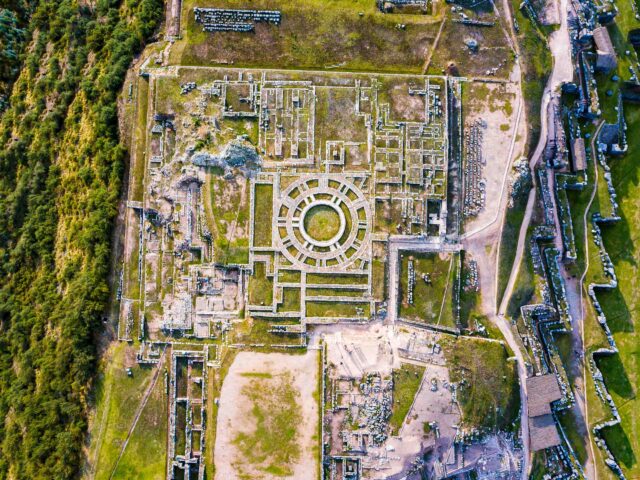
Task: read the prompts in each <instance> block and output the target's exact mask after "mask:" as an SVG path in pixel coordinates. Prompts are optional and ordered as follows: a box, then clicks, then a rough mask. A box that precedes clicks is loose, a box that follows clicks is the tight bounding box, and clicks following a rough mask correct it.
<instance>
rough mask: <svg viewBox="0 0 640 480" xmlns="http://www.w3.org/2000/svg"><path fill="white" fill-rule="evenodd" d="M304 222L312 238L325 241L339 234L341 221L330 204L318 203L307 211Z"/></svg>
mask: <svg viewBox="0 0 640 480" xmlns="http://www.w3.org/2000/svg"><path fill="white" fill-rule="evenodd" d="M303 224H304V229H305V230H306V232H307V234H308V235H309V236H310V237H311V238H313V239H314V240H318V241H321V242H325V241H327V240H330V239H332V238H333V237H335V236H336V235H337V234H338V232H339V231H340V225H341V222H340V217H339V216H338V212H337V211H336V210H335V209H334V208H331V207H330V206H328V205H316V206H314V207H311V208H310V209H309V210H308V211H307V213H306V214H305V216H304V220H303Z"/></svg>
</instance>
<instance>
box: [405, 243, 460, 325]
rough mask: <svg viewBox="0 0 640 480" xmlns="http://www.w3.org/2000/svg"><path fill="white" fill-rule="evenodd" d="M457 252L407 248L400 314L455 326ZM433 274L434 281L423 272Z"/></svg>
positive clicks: (431, 276) (432, 322) (437, 323)
mask: <svg viewBox="0 0 640 480" xmlns="http://www.w3.org/2000/svg"><path fill="white" fill-rule="evenodd" d="M455 259H456V256H455V255H441V254H438V253H419V252H403V253H402V262H401V268H400V295H399V302H400V305H399V307H400V308H399V312H400V316H401V317H403V318H407V319H409V320H414V321H419V322H426V323H430V324H434V325H442V326H445V327H451V328H455V327H456V323H455V320H454V315H453V290H454V288H455V287H456V285H455V282H454V280H455V274H456V268H455V263H456V262H455ZM410 260H413V266H414V267H413V268H414V271H415V283H414V287H413V303H412V304H410V303H409V298H408V284H409V278H408V268H409V261H410ZM423 274H425V275H429V277H430V283H427V282H426V281H425V280H423V278H422V275H423Z"/></svg>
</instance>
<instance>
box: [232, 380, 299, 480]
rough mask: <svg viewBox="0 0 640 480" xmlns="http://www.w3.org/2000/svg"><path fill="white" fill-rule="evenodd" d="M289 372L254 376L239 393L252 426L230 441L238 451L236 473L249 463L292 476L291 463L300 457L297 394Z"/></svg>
mask: <svg viewBox="0 0 640 480" xmlns="http://www.w3.org/2000/svg"><path fill="white" fill-rule="evenodd" d="M292 382H293V379H292V377H291V375H290V374H289V373H285V374H282V375H278V376H277V377H276V378H266V377H254V380H253V381H252V383H251V385H246V386H245V387H243V389H242V394H243V395H244V397H246V398H247V399H248V400H249V401H250V402H251V409H250V412H251V413H250V414H251V418H252V421H253V423H254V424H255V429H254V430H253V431H252V432H249V433H247V432H240V433H238V434H237V435H236V436H235V438H234V440H233V443H234V444H235V445H236V446H237V447H238V449H239V450H240V452H241V453H242V459H241V461H239V462H238V464H237V465H238V468H239V470H240V471H239V472H238V474H239V475H240V476H242V475H244V474H245V472H243V471H244V468H245V465H246V464H247V463H248V464H249V465H251V466H253V467H254V468H257V469H258V470H262V471H264V472H265V473H271V474H274V475H277V476H288V475H292V474H293V471H292V470H291V465H292V464H295V462H296V461H298V459H299V458H300V454H301V450H300V445H299V443H298V442H299V438H298V437H299V434H298V425H299V424H300V423H301V422H302V415H301V414H300V409H301V406H300V398H299V397H300V393H299V392H298V391H297V390H296V389H295V388H294V387H293V385H292Z"/></svg>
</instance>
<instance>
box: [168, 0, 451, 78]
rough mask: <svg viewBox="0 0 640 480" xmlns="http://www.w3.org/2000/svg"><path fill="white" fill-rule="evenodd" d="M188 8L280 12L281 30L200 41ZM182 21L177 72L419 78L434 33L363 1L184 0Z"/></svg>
mask: <svg viewBox="0 0 640 480" xmlns="http://www.w3.org/2000/svg"><path fill="white" fill-rule="evenodd" d="M194 7H218V8H240V9H246V8H249V9H258V10H259V9H266V10H279V11H280V12H281V13H282V22H281V24H280V25H270V24H266V23H257V24H256V25H255V32H253V33H238V32H220V33H206V32H203V31H202V25H200V24H198V23H196V21H195V15H194V12H193V8H194ZM182 19H183V20H182V21H183V25H185V27H186V28H184V29H183V35H184V40H183V41H179V42H177V43H176V46H175V47H174V48H175V51H174V52H173V53H174V55H173V56H174V57H177V58H175V59H174V60H175V61H177V62H179V63H181V64H183V65H212V64H233V65H234V66H238V67H255V68H295V69H300V68H307V69H311V68H313V69H323V68H328V67H334V68H339V69H344V70H349V71H352V70H363V71H390V72H400V71H402V72H416V73H419V72H420V71H421V68H422V64H423V62H424V58H425V54H426V52H427V51H428V49H429V47H430V45H431V44H432V43H433V40H434V38H435V36H436V33H437V30H438V18H437V17H434V16H431V15H406V14H394V15H388V14H383V13H382V12H380V11H379V10H378V8H377V6H376V2H373V1H369V0H331V1H324V0H293V1H284V0H197V1H196V0H185V1H184V2H183V9H182ZM398 24H403V25H405V26H406V27H405V28H402V29H400V28H398V27H397V25H398Z"/></svg>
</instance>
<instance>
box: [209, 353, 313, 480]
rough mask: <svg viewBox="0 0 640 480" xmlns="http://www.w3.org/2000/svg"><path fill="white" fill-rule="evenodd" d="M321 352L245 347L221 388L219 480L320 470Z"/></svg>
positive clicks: (299, 476)
mask: <svg viewBox="0 0 640 480" xmlns="http://www.w3.org/2000/svg"><path fill="white" fill-rule="evenodd" d="M318 356H319V352H318V351H317V350H309V351H308V352H307V353H305V354H304V355H287V354H284V353H257V352H241V353H239V354H238V355H237V357H236V359H235V360H234V362H233V364H232V365H231V367H230V369H229V372H228V374H227V377H226V378H225V381H224V384H223V385H222V390H221V393H220V400H219V410H218V422H217V431H216V443H215V450H214V459H215V465H216V474H215V478H216V480H228V479H244V478H251V479H265V480H266V479H272V478H274V479H275V478H279V479H283V478H296V479H310V480H311V479H316V478H318V476H319V465H318V459H319V448H320V440H319V437H318V433H319V432H318V428H319V415H320V407H319V405H318V401H319V396H318V393H317V389H318V374H319V363H318V362H319V359H318Z"/></svg>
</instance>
